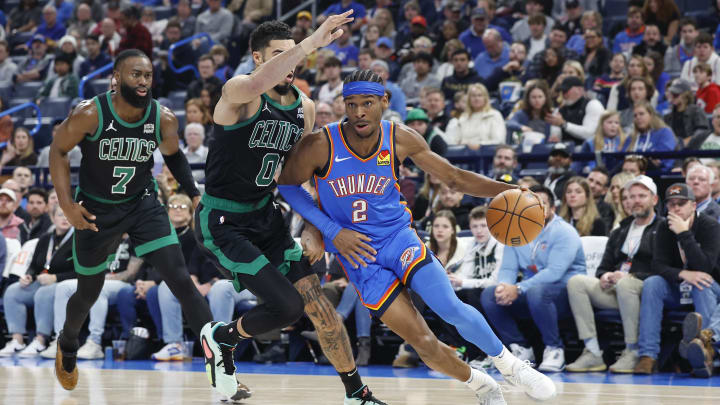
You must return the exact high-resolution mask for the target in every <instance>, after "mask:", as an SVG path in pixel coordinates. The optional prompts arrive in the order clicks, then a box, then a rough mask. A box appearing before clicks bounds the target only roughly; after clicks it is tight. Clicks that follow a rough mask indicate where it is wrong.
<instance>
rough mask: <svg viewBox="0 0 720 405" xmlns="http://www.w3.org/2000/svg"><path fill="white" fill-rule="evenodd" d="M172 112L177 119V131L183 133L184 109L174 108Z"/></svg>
mask: <svg viewBox="0 0 720 405" xmlns="http://www.w3.org/2000/svg"><path fill="white" fill-rule="evenodd" d="M173 113H175V116H176V117H177V120H178V131H179V132H180V133H183V131H185V110H174V111H173Z"/></svg>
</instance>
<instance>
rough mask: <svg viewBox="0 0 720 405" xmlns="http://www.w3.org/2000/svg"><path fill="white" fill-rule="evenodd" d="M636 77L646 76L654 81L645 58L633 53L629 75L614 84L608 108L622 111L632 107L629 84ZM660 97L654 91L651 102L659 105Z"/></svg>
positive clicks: (628, 67) (628, 69)
mask: <svg viewBox="0 0 720 405" xmlns="http://www.w3.org/2000/svg"><path fill="white" fill-rule="evenodd" d="M635 77H645V78H647V79H648V80H650V82H651V83H654V81H653V80H652V77H651V76H650V71H649V70H648V68H647V65H646V64H645V60H644V59H643V57H642V56H640V55H632V56H631V57H630V61H629V62H628V66H627V75H625V76H624V78H623V79H622V81H620V82H618V83H616V84H614V85H613V86H612V88H611V89H610V95H609V97H608V102H607V109H608V110H615V111H622V110H624V109H626V108H628V107H630V99H629V95H628V89H629V87H628V84H629V82H630V79H632V78H635ZM656 91H657V90H656ZM658 97H659V94H657V93H654V94H653V95H652V98H651V99H650V100H651V104H653V105H657V99H658Z"/></svg>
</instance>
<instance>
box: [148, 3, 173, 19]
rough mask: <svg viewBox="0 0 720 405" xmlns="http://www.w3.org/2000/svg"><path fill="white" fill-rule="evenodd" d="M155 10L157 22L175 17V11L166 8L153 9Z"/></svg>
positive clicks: (157, 7)
mask: <svg viewBox="0 0 720 405" xmlns="http://www.w3.org/2000/svg"><path fill="white" fill-rule="evenodd" d="M153 10H155V21H160V20H166V19H168V18H170V17H172V16H174V15H175V9H174V8H172V7H166V6H156V7H153Z"/></svg>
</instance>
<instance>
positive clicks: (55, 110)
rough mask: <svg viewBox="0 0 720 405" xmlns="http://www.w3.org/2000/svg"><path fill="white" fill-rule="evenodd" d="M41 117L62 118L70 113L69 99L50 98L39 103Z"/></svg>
mask: <svg viewBox="0 0 720 405" xmlns="http://www.w3.org/2000/svg"><path fill="white" fill-rule="evenodd" d="M40 112H41V113H42V116H43V117H53V118H63V117H67V116H68V115H69V113H70V97H50V98H46V99H45V100H43V101H42V103H40Z"/></svg>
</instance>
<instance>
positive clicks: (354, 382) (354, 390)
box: [338, 367, 365, 398]
mask: <svg viewBox="0 0 720 405" xmlns="http://www.w3.org/2000/svg"><path fill="white" fill-rule="evenodd" d="M338 374H340V379H341V380H342V382H343V384H344V385H345V393H346V394H347V396H348V398H352V397H362V394H363V388H364V387H365V385H364V384H363V382H362V378H361V377H360V373H358V369H357V367H355V368H354V369H353V370H352V371H348V372H347V373H340V372H338Z"/></svg>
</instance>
